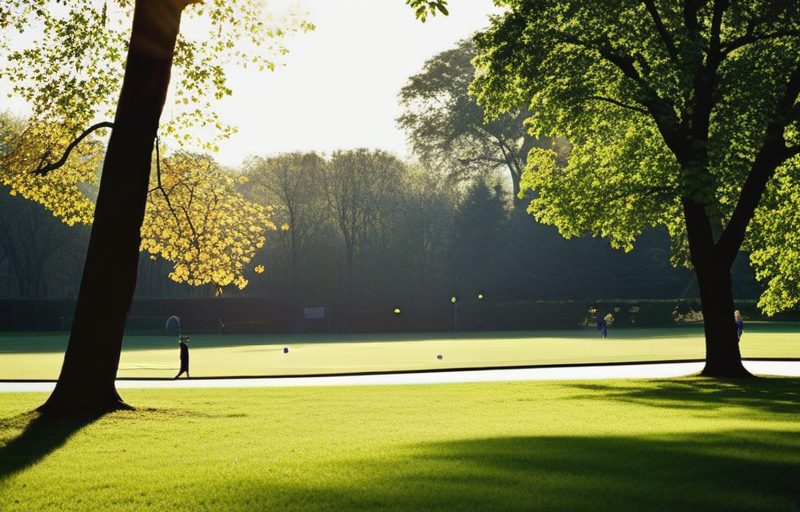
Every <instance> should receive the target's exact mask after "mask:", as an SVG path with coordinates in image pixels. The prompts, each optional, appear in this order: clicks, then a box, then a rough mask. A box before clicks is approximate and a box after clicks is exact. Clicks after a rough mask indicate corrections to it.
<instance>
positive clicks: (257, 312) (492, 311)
mask: <svg viewBox="0 0 800 512" xmlns="http://www.w3.org/2000/svg"><path fill="white" fill-rule="evenodd" d="M309 306H317V307H319V308H322V307H325V308H326V309H325V315H329V318H324V319H320V320H319V321H316V320H314V321H309V320H305V319H303V318H302V317H303V311H304V308H302V307H301V308H296V307H294V306H289V305H286V304H282V303H277V302H275V301H269V300H265V299H254V298H209V299H142V300H136V301H135V302H134V304H133V307H132V309H131V312H130V315H129V318H128V323H127V329H128V330H129V331H135V332H163V331H164V329H165V323H166V320H167V318H168V317H170V316H171V315H177V316H179V317H180V318H181V323H182V328H183V330H184V331H186V332H218V331H219V330H220V329H225V331H226V332H227V333H231V334H233V333H289V332H325V331H327V330H328V329H330V330H331V331H332V332H446V331H453V330H454V329H458V330H459V331H502V330H505V331H508V330H522V331H524V330H537V329H573V328H576V327H578V326H587V325H593V324H594V322H595V321H596V318H597V316H598V315H602V316H604V317H605V316H606V315H611V317H612V318H613V326H614V328H636V327H664V326H668V325H673V324H675V323H676V322H698V321H702V312H701V308H700V304H699V301H698V300H635V301H633V300H602V301H589V300H575V301H516V302H500V303H494V302H492V301H491V300H488V299H485V300H479V299H474V300H470V301H459V302H458V303H451V302H450V301H442V302H441V303H440V304H436V305H434V306H430V305H427V306H425V305H419V304H411V305H402V304H399V305H398V304H391V305H381V304H370V305H368V306H363V305H362V306H358V307H350V308H348V307H344V306H339V305H336V304H333V305H326V304H309ZM74 307H75V302H74V301H70V300H39V301H25V300H3V301H0V330H4V331H68V330H69V329H70V328H71V324H72V312H73V310H74ZM736 307H737V308H738V309H739V310H740V311H741V312H742V314H743V315H744V317H745V319H746V320H750V321H753V320H767V318H766V317H764V316H763V315H762V314H761V312H760V311H759V309H758V307H757V306H756V303H755V301H742V302H740V303H737V305H736ZM731 315H733V312H731ZM773 319H777V320H800V312H789V313H785V314H782V315H780V316H779V317H776V318H773Z"/></svg>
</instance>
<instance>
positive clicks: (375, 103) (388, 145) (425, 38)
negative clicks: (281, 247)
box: [217, 0, 499, 166]
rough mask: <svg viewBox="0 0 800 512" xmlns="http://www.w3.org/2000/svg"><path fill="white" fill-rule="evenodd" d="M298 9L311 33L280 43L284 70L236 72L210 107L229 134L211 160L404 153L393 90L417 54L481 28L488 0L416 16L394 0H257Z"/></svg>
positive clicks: (417, 62) (460, 0)
mask: <svg viewBox="0 0 800 512" xmlns="http://www.w3.org/2000/svg"><path fill="white" fill-rule="evenodd" d="M267 5H268V6H269V7H272V6H275V8H276V10H279V11H280V10H285V8H286V6H287V5H299V6H300V7H301V8H302V9H304V10H306V11H307V12H308V19H309V20H310V21H311V22H313V23H314V24H315V25H316V30H314V31H313V32H309V33H306V34H299V35H296V36H293V37H292V38H290V39H289V40H288V41H287V43H286V44H287V46H288V48H289V51H290V53H289V55H288V56H287V57H286V58H285V60H284V63H285V66H284V67H280V68H277V69H276V71H274V72H263V73H257V72H255V71H253V72H252V73H251V72H248V73H246V74H244V73H242V74H236V75H235V77H234V79H233V80H234V81H233V82H232V89H233V91H234V95H233V97H231V98H226V99H225V100H224V101H223V102H222V104H221V105H220V106H219V108H218V112H219V113H220V116H221V117H222V118H223V120H224V121H227V122H230V123H232V124H234V125H236V126H237V127H238V128H239V132H238V133H237V134H236V135H235V136H234V137H233V138H232V139H231V140H228V141H225V142H223V144H222V145H221V146H220V153H219V154H218V155H217V158H218V160H219V161H220V162H221V163H223V164H225V165H231V166H238V165H239V164H240V163H241V162H242V160H243V159H244V158H245V157H247V156H248V155H258V156H269V155H273V154H278V153H285V152H290V151H295V150H303V151H310V150H316V151H318V152H327V153H330V152H332V151H334V150H336V149H352V148H357V147H368V148H373V149H377V148H380V149H385V150H388V151H393V152H395V153H397V154H398V156H401V157H405V156H407V149H406V142H405V134H404V133H403V132H401V131H399V130H398V129H397V127H396V124H395V119H396V118H397V117H398V116H399V115H400V114H401V109H400V107H399V106H398V103H397V94H398V92H399V91H400V88H401V87H402V86H403V85H404V84H405V82H406V80H407V79H408V77H409V76H411V75H413V74H416V73H418V72H419V71H421V69H422V66H423V64H424V63H425V61H426V60H428V59H429V58H431V57H433V56H434V55H436V54H437V53H439V52H441V51H444V50H447V49H450V48H452V47H454V46H455V44H456V43H457V42H458V41H459V40H460V39H464V38H466V37H468V36H469V35H471V34H472V33H473V32H475V31H476V30H479V29H482V28H484V27H486V26H487V25H488V15H489V13H497V12H499V11H498V10H497V9H496V8H495V7H494V5H493V2H492V0H450V2H449V10H450V15H449V16H441V15H439V16H436V17H435V18H428V21H427V22H426V23H424V24H423V23H421V22H419V21H418V20H417V19H416V18H415V17H414V12H413V10H412V9H411V8H409V7H408V6H407V5H406V4H405V2H404V0H335V1H332V0H291V1H290V0H267Z"/></svg>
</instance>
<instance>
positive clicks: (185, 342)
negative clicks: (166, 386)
mask: <svg viewBox="0 0 800 512" xmlns="http://www.w3.org/2000/svg"><path fill="white" fill-rule="evenodd" d="M178 346H179V347H180V348H181V371H179V372H178V375H176V376H175V378H176V379H177V378H178V377H180V376H181V375H183V373H184V372H186V378H187V379H188V378H189V336H186V335H183V336H181V337H180V339H179V340H178Z"/></svg>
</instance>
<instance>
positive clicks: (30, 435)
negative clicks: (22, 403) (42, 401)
mask: <svg viewBox="0 0 800 512" xmlns="http://www.w3.org/2000/svg"><path fill="white" fill-rule="evenodd" d="M102 416H103V414H97V415H93V416H88V417H80V418H51V417H48V416H43V415H41V414H40V413H39V412H35V411H34V412H27V413H23V414H20V415H17V416H14V417H12V418H3V419H0V430H2V431H13V430H21V433H20V434H19V435H18V436H17V437H14V438H12V439H11V440H10V441H7V442H5V444H3V445H2V446H0V484H1V483H3V482H4V481H6V480H7V479H8V478H10V477H12V476H13V475H15V474H17V473H19V472H21V471H24V470H25V469H27V468H29V467H32V466H34V465H36V464H37V463H39V462H40V461H42V460H43V459H44V458H45V457H47V456H48V455H50V454H51V453H53V452H55V451H56V450H58V449H59V448H61V447H62V446H64V444H65V443H66V442H67V441H68V440H69V439H70V438H71V437H72V436H73V435H75V434H76V433H77V432H79V431H80V430H82V429H83V428H85V427H87V426H88V425H91V424H92V423H94V422H95V421H97V420H98V419H100V418H101V417H102ZM0 442H2V439H0Z"/></svg>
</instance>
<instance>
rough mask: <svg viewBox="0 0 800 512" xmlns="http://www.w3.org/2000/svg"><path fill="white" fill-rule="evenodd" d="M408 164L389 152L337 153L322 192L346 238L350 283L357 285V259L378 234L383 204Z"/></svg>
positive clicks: (352, 151)
mask: <svg viewBox="0 0 800 512" xmlns="http://www.w3.org/2000/svg"><path fill="white" fill-rule="evenodd" d="M404 168H405V164H403V162H401V161H400V160H398V159H397V158H396V157H395V156H393V155H390V154H389V153H386V152H385V151H380V150H374V151H370V150H367V149H356V150H350V151H336V152H335V153H334V154H333V155H332V156H331V160H330V162H328V165H327V166H326V167H325V172H324V173H323V177H322V189H323V190H324V194H325V198H326V200H327V201H328V207H329V211H330V213H331V215H332V216H333V218H334V219H335V222H336V225H337V226H338V228H339V231H340V234H341V236H342V242H343V244H344V250H345V261H346V262H347V281H348V282H350V283H352V282H353V277H354V274H353V270H354V264H355V259H356V256H357V255H358V254H359V252H361V253H363V252H364V251H365V249H366V248H365V245H366V243H367V242H368V240H370V236H369V235H371V234H372V233H374V230H375V228H376V226H377V225H378V222H379V221H380V218H379V213H380V211H381V204H382V203H383V202H384V201H385V200H387V199H388V198H389V197H391V196H392V194H394V193H395V190H396V187H397V186H398V184H399V181H400V176H401V175H402V174H403V171H404Z"/></svg>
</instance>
